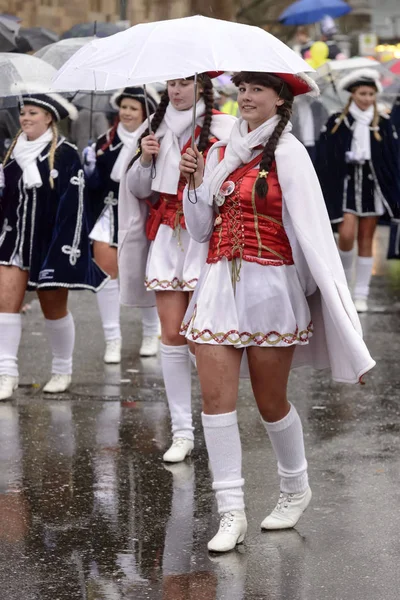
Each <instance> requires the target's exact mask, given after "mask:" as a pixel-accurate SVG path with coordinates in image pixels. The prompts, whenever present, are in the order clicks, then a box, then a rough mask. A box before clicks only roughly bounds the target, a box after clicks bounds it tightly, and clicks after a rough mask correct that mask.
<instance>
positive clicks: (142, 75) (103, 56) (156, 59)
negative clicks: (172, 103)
mask: <svg viewBox="0 0 400 600" xmlns="http://www.w3.org/2000/svg"><path fill="white" fill-rule="evenodd" d="M243 70H246V71H261V72H272V73H299V72H302V71H312V68H311V67H310V66H309V65H308V64H307V63H306V62H305V61H304V60H303V59H302V58H301V57H300V56H298V55H297V54H296V53H295V52H293V50H291V48H289V47H288V46H286V45H285V44H284V43H283V42H281V41H280V40H278V39H277V38H275V37H274V36H273V35H271V34H270V33H267V32H266V31H264V30H263V29H261V28H259V27H253V26H251V25H243V24H241V23H234V22H231V21H222V20H219V19H210V18H207V17H201V16H195V17H187V18H183V19H171V20H168V21H158V22H155V23H142V24H140V25H135V26H134V27H131V28H130V29H128V30H126V31H122V32H121V33H117V34H116V35H113V36H111V37H108V38H104V39H101V40H99V39H94V40H93V41H92V42H90V43H89V44H88V45H87V46H85V47H84V48H82V49H81V50H79V51H78V52H77V53H76V54H75V55H74V56H73V57H72V58H71V59H70V60H69V61H68V62H67V63H66V64H65V65H64V66H63V67H62V68H61V69H60V71H59V72H58V75H57V77H56V78H55V80H54V83H53V85H54V89H57V90H76V89H80V90H100V91H104V90H110V89H116V88H119V87H124V86H128V85H142V84H145V83H153V82H156V81H168V80H171V79H179V78H184V77H190V76H192V75H193V74H194V73H202V72H205V71H243Z"/></svg>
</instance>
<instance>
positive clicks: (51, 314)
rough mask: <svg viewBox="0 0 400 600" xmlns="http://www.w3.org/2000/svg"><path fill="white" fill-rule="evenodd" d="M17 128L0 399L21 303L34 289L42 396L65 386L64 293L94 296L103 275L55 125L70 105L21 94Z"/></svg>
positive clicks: (79, 178)
mask: <svg viewBox="0 0 400 600" xmlns="http://www.w3.org/2000/svg"><path fill="white" fill-rule="evenodd" d="M22 100H23V104H21V107H20V109H21V114H20V124H21V131H20V132H19V133H18V134H17V136H16V137H15V139H14V140H13V143H12V145H11V147H10V149H9V151H8V153H7V155H6V156H5V159H4V163H3V177H2V179H3V181H2V183H3V191H2V198H1V201H0V203H1V206H2V210H1V213H0V330H1V336H0V399H5V398H8V397H10V396H11V395H12V393H13V391H14V390H15V389H16V388H17V386H18V359H17V356H18V348H19V343H20V338H21V315H20V310H21V305H22V302H23V299H24V295H25V291H26V290H27V289H28V290H36V291H37V293H38V296H39V301H40V304H41V307H42V311H43V314H44V316H45V321H46V329H47V332H48V336H49V341H50V346H51V349H52V354H53V362H52V377H51V379H50V381H49V382H48V383H47V385H46V386H45V388H44V391H45V392H49V393H59V392H63V391H65V390H66V389H67V388H68V387H69V385H70V382H71V375H72V353H73V349H74V339H75V328H74V321H73V318H72V315H71V314H70V313H69V312H68V308H67V301H68V290H69V289H78V290H82V289H90V290H92V291H97V290H99V289H100V288H101V286H102V285H103V284H104V282H105V281H106V275H105V273H103V272H102V271H101V269H99V267H98V266H97V265H96V264H95V263H94V262H93V260H92V257H91V251H90V244H89V238H88V229H87V223H86V215H85V207H84V188H85V181H84V174H83V170H82V167H81V163H80V159H79V155H78V153H77V151H76V149H75V147H74V146H71V144H69V143H68V142H67V141H66V140H65V138H63V137H60V136H59V134H58V130H57V123H58V122H59V121H61V120H62V119H64V118H65V117H67V116H70V117H71V118H74V117H75V116H76V111H75V109H74V107H73V106H72V105H71V104H70V103H69V102H67V101H66V100H65V99H64V98H62V97H61V96H58V95H56V94H52V95H49V94H30V95H23V96H22Z"/></svg>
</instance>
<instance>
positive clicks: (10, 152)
mask: <svg viewBox="0 0 400 600" xmlns="http://www.w3.org/2000/svg"><path fill="white" fill-rule="evenodd" d="M21 133H22V129H20V130H19V131H18V133H17V135H16V136H15V138H14V139H13V141H12V144H11V146H10V147H9V149H8V151H7V154H6V155H5V157H4V160H3V167H5V166H6V164H7V163H8V161H9V160H10V157H11V154H12V153H13V152H14V148H15V145H16V143H17V142H18V138H19V136H20V135H21Z"/></svg>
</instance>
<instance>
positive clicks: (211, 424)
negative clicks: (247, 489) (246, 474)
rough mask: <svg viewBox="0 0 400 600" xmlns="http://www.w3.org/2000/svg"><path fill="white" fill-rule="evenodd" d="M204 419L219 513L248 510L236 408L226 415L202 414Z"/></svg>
mask: <svg viewBox="0 0 400 600" xmlns="http://www.w3.org/2000/svg"><path fill="white" fill-rule="evenodd" d="M201 419H202V422H203V428H204V437H205V440H206V446H207V451H208V457H209V459H210V464H211V471H212V474H213V485H212V487H213V490H215V492H216V494H215V495H216V499H217V505H218V512H219V513H220V514H222V513H225V512H229V511H231V510H244V498H243V486H244V479H243V478H242V446H241V443H240V435H239V427H238V422H237V413H236V410H235V411H233V412H230V413H224V414H222V415H206V414H204V413H201Z"/></svg>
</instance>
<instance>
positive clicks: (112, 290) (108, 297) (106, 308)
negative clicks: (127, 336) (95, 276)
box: [96, 279, 121, 342]
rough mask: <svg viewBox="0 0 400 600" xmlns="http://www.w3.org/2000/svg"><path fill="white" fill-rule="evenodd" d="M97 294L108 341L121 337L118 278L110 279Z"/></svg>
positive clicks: (105, 336)
mask: <svg viewBox="0 0 400 600" xmlns="http://www.w3.org/2000/svg"><path fill="white" fill-rule="evenodd" d="M96 296H97V304H98V306H99V312H100V317H101V322H102V325H103V330H104V338H105V340H106V342H108V341H109V340H115V339H119V338H121V327H120V304H119V282H118V279H110V281H109V282H108V283H106V285H105V286H104V287H103V288H102V289H101V290H100V291H99V292H97V294H96Z"/></svg>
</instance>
